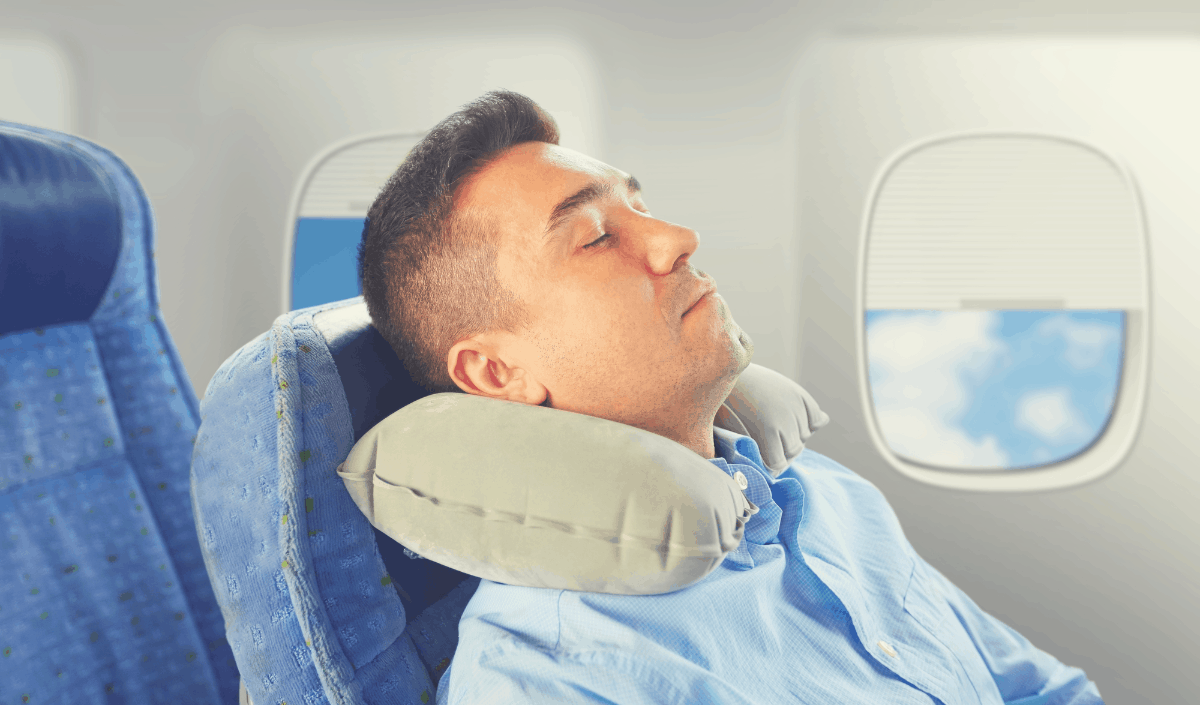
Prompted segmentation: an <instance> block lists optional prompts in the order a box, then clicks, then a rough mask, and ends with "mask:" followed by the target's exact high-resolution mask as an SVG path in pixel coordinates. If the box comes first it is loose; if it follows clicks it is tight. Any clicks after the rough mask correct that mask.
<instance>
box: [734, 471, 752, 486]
mask: <svg viewBox="0 0 1200 705" xmlns="http://www.w3.org/2000/svg"><path fill="white" fill-rule="evenodd" d="M733 481H734V482H736V483H738V487H740V488H741V489H743V490H744V489H746V488H747V487H749V486H750V483H749V482H747V481H746V476H745V475H743V474H742V472H741V471H740V470H739V471H737V472H735V473H733Z"/></svg>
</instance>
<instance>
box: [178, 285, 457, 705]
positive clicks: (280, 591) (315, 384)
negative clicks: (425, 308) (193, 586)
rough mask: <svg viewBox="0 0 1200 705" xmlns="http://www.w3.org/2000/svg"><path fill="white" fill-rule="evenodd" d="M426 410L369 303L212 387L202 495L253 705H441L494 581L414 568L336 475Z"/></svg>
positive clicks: (315, 318) (211, 553)
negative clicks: (357, 453)
mask: <svg viewBox="0 0 1200 705" xmlns="http://www.w3.org/2000/svg"><path fill="white" fill-rule="evenodd" d="M427 395H428V393H427V392H426V391H425V390H424V389H423V388H421V387H419V386H417V385H416V384H414V383H413V382H412V381H411V380H410V378H409V375H408V373H407V371H406V370H405V369H404V367H403V364H402V363H401V362H400V359H399V358H398V357H397V356H396V355H395V353H394V352H393V351H392V349H391V347H390V346H389V345H388V344H387V342H386V341H384V340H383V337H382V336H381V335H380V334H379V333H378V332H377V331H376V330H375V328H374V327H373V326H371V323H370V317H369V315H368V313H367V310H366V305H365V304H364V303H363V300H362V297H356V298H353V299H348V300H345V301H340V302H335V303H330V304H323V305H320V306H314V307H310V308H305V309H300V310H296V311H292V312H290V313H287V314H284V315H282V316H280V317H279V318H278V319H276V321H275V323H274V325H273V326H272V328H271V330H270V331H268V332H266V333H264V334H262V335H260V336H259V337H257V338H256V339H254V340H253V341H251V342H250V343H247V344H246V345H245V346H243V347H242V348H241V350H239V351H238V352H236V353H235V354H234V355H232V356H231V357H230V358H229V359H228V360H227V361H226V362H225V363H224V364H223V365H222V366H221V368H220V369H219V370H218V371H217V373H216V374H215V375H214V376H213V378H212V380H211V382H210V383H209V387H208V390H207V391H206V394H205V398H204V401H203V403H202V404H201V416H202V419H203V420H202V422H201V424H200V430H199V436H198V440H197V442H196V450H195V454H194V457H193V461H192V483H193V485H192V488H193V489H192V491H193V497H194V502H195V507H196V526H197V531H198V532H199V534H200V536H201V544H202V547H203V550H204V555H205V560H206V563H207V566H208V572H209V577H210V578H211V580H212V584H213V587H214V589H215V591H216V594H217V599H218V601H219V602H220V604H221V608H222V610H223V612H224V614H225V619H226V630H227V634H228V639H229V642H230V644H231V646H232V648H233V653H234V655H235V658H236V659H237V664H238V668H239V670H240V672H241V674H242V679H243V686H244V691H245V692H244V693H243V696H242V697H243V702H246V700H247V696H248V699H249V700H250V701H252V702H254V703H260V704H261V703H278V702H282V701H286V702H290V703H305V704H306V705H309V704H314V703H325V702H329V703H385V702H386V703H413V704H421V705H424V704H426V703H430V702H432V700H433V698H434V695H435V692H436V691H435V688H436V684H437V681H438V678H439V677H440V676H441V674H442V673H443V672H444V671H445V669H446V667H447V666H448V665H449V663H450V659H451V657H452V656H453V654H454V650H455V648H456V646H457V640H458V621H459V618H460V617H461V615H462V612H463V610H464V609H465V607H466V604H467V602H468V601H469V600H470V598H471V596H472V595H473V594H474V592H475V588H476V587H477V586H478V584H479V579H478V578H474V577H471V576H468V575H466V574H464V573H460V572H458V571H454V570H452V569H450V568H446V567H444V566H441V565H439V564H436V563H433V562H431V561H428V560H425V559H421V558H417V557H415V554H409V555H412V556H413V557H409V555H406V552H405V550H404V549H403V548H402V547H401V546H400V545H399V544H397V543H396V542H395V541H393V540H392V539H390V538H388V537H387V536H386V535H384V534H382V533H381V532H378V531H377V530H376V529H374V528H373V527H372V526H371V524H370V523H369V522H368V520H367V518H366V517H365V516H364V515H363V513H362V512H361V511H360V510H359V509H358V507H357V506H356V505H355V504H354V501H353V499H352V498H351V496H350V494H349V493H348V492H347V491H346V488H345V486H344V484H343V481H342V479H341V478H340V477H339V476H338V473H337V467H338V465H339V464H340V463H342V461H344V460H345V459H346V457H347V455H348V454H349V452H350V449H351V448H352V447H353V446H354V444H355V443H356V442H357V441H358V439H359V438H361V437H362V436H363V434H365V433H366V432H367V431H368V430H370V429H371V428H372V427H373V426H375V425H376V424H378V423H379V422H380V421H382V420H383V419H384V418H386V417H387V416H389V415H390V414H392V413H393V412H395V411H397V410H399V409H400V408H401V407H404V406H407V405H408V404H410V403H412V402H414V401H416V400H418V399H420V398H422V397H425V396H427Z"/></svg>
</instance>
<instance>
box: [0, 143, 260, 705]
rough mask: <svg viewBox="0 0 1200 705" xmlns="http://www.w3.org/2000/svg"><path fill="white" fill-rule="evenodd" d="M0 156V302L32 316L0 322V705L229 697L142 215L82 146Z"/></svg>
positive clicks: (233, 674)
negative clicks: (5, 325)
mask: <svg viewBox="0 0 1200 705" xmlns="http://www.w3.org/2000/svg"><path fill="white" fill-rule="evenodd" d="M0 146H2V148H0V172H2V173H3V178H2V179H0V181H2V185H0V272H2V273H5V274H4V275H0V278H3V276H7V275H10V274H11V273H12V272H13V271H20V270H22V268H24V269H25V270H26V272H27V273H29V272H32V273H33V275H34V276H31V277H26V279H28V281H27V282H26V284H27V285H28V286H27V287H26V288H19V290H14V289H9V288H4V289H0V296H2V297H3V298H0V308H3V309H4V310H6V311H7V310H9V309H10V308H11V307H14V306H18V307H21V308H22V309H23V310H24V311H26V312H28V311H34V312H36V313H37V315H36V316H33V317H30V318H27V319H26V318H22V319H19V320H17V319H10V320H9V324H10V325H13V326H17V327H18V329H12V330H5V331H0V524H2V525H3V527H4V533H3V534H2V535H0V649H3V650H7V651H6V652H5V653H7V655H5V656H0V702H9V701H11V702H23V701H24V700H25V698H26V697H27V698H28V701H29V702H49V701H53V700H55V699H57V700H60V701H65V702H73V703H109V702H146V703H158V702H163V703H177V702H189V703H222V702H226V703H227V702H231V701H233V700H235V699H236V697H237V670H236V664H235V662H234V660H233V654H232V651H231V650H230V648H229V645H228V643H227V642H226V640H225V636H224V620H223V617H222V615H221V612H220V609H219V607H218V605H217V602H216V599H215V597H214V595H213V592H212V587H211V585H210V584H209V582H208V579H207V574H206V571H205V569H204V562H203V556H202V554H201V551H200V543H199V539H198V537H197V535H196V531H195V524H194V522H193V518H192V504H191V497H190V486H189V482H188V469H189V465H190V459H191V454H192V449H193V443H194V440H195V435H196V430H197V427H198V425H199V410H198V404H197V401H196V398H195V394H194V393H193V390H192V387H191V383H190V381H189V380H188V377H187V374H186V373H185V372H184V369H183V365H182V363H181V362H180V360H179V355H178V352H177V351H176V349H175V346H174V344H173V343H172V341H171V338H170V335H169V333H168V331H167V328H166V326H165V324H164V323H163V321H162V315H161V313H160V311H159V307H158V291H157V284H156V282H155V278H154V266H153V249H152V248H153V243H154V227H153V220H152V217H151V212H150V207H149V204H148V203H147V201H146V198H145V195H144V193H143V192H142V190H141V187H140V186H139V185H138V183H137V180H136V179H135V178H134V176H133V174H132V173H131V172H130V171H129V169H128V167H126V166H125V164H124V163H123V162H121V161H120V160H119V159H117V158H116V157H115V156H114V155H113V154H111V153H110V152H108V151H107V150H104V149H102V148H100V147H98V146H96V145H94V144H91V143H90V142H87V141H86V140H82V139H79V138H75V137H71V136H68V135H63V134H59V133H55V132H52V131H49V130H41V129H37V128H29V127H24V126H19V125H13V124H9V123H0ZM106 199H107V200H106ZM14 224H16V225H14ZM113 232H116V233H117V235H118V236H119V237H118V240H117V245H118V248H117V249H116V250H114V249H113V242H112V233H113ZM10 245H11V246H10ZM64 250H70V254H69V255H67V254H64ZM97 277H99V279H97ZM7 281H8V282H9V283H12V282H18V283H19V282H21V281H24V280H22V279H21V277H17V278H15V279H14V278H11V277H10V278H9V279H8V280H7ZM59 281H70V282H75V283H77V284H79V286H81V287H83V288H81V289H80V288H78V287H77V288H76V289H72V288H70V287H68V288H67V290H66V291H67V293H66V294H63V292H61V291H59V290H58V289H57V288H56V287H57V286H58V285H57V284H55V282H59ZM85 285H86V286H85ZM6 286H7V284H6ZM22 286H25V285H22ZM39 286H42V287H43V288H41V289H39V288H38V287H39ZM45 286H49V287H50V289H46V288H44V287H45ZM13 321H16V322H15V323H13ZM21 326H25V327H21ZM51 517H53V521H51ZM110 559H111V560H110ZM26 576H28V577H26ZM31 582H36V583H38V584H36V585H34V584H31ZM35 591H36V592H35ZM43 613H44V614H45V615H46V616H45V618H43V617H42V616H41V615H42V614H43ZM18 637H19V638H18ZM8 640H13V642H14V643H9V642H8ZM46 669H50V670H46ZM57 669H63V670H62V671H61V675H60V674H59V671H58V670H57Z"/></svg>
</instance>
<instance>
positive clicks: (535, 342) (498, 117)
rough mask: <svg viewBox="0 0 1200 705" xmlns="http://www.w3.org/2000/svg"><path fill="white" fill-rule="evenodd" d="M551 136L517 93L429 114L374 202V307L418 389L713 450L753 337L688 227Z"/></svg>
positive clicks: (549, 124)
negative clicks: (594, 421)
mask: <svg viewBox="0 0 1200 705" xmlns="http://www.w3.org/2000/svg"><path fill="white" fill-rule="evenodd" d="M557 143H558V130H557V127H556V126H555V125H554V122H553V120H552V119H551V118H550V117H549V116H548V115H546V114H545V113H544V112H543V111H542V110H541V109H540V108H539V107H538V106H537V105H536V104H534V103H533V102H532V101H530V100H529V99H527V98H525V97H523V96H520V95H517V94H514V93H489V94H488V95H486V96H484V97H483V98H481V99H480V100H478V101H476V102H474V103H471V104H470V105H467V106H466V107H464V108H463V109H462V110H460V111H459V112H457V113H455V114H454V115H452V116H450V117H449V118H447V119H446V120H444V121H443V122H442V123H440V124H439V125H438V126H437V127H436V128H434V130H433V131H432V132H431V133H430V134H429V136H427V137H426V138H425V139H424V140H422V142H421V143H420V144H419V145H418V146H417V147H416V148H414V150H413V152H412V154H410V156H409V157H408V158H407V159H406V160H405V162H404V164H403V165H401V167H400V169H399V170H398V171H397V173H396V175H395V176H393V177H392V179H391V180H390V181H389V182H388V185H387V186H386V187H385V188H384V190H383V192H382V193H381V194H380V196H379V198H378V199H377V200H376V201H375V203H374V205H373V206H372V207H371V210H370V213H369V214H368V225H367V227H366V229H365V231H364V234H363V244H362V247H361V249H360V254H359V258H360V271H361V275H362V281H363V293H364V296H365V298H366V301H367V306H368V309H369V310H370V313H371V318H372V320H373V322H374V323H375V326H376V327H377V328H378V329H379V331H380V333H381V334H382V335H383V336H384V338H385V339H386V340H387V341H388V342H389V343H390V344H391V345H392V347H393V348H394V349H395V350H396V353H397V354H398V355H399V356H400V358H401V360H402V361H403V362H404V365H405V367H406V368H407V369H408V371H409V373H410V374H411V375H412V377H413V379H414V380H415V381H417V382H418V383H419V384H421V385H422V386H424V387H426V388H427V389H429V390H430V391H464V392H467V393H471V394H479V395H483V396H488V397H493V398H498V399H506V400H509V401H517V402H522V403H526V404H544V405H547V406H552V407H554V408H557V409H564V410H567V411H574V412H577V413H582V414H589V415H591V416H598V417H601V418H606V419H611V420H613V421H618V422H621V423H625V424H628V425H631V426H637V427H639V428H643V429H646V430H649V431H652V432H655V433H659V434H660V435H663V436H666V437H668V438H671V439H673V440H676V441H677V442H679V443H682V444H684V445H687V446H688V447H690V448H692V449H693V450H696V451H697V452H698V453H701V454H702V455H705V457H712V420H713V416H714V415H715V414H716V411H717V409H718V408H719V407H720V404H721V402H722V401H724V399H725V397H726V396H728V394H729V392H730V390H731V389H732V388H733V385H734V383H735V382H736V381H737V377H738V375H739V374H741V372H742V370H744V369H745V368H746V366H747V365H749V364H750V358H751V357H752V355H753V351H754V347H753V343H752V342H751V340H750V338H749V336H747V335H746V334H745V332H743V331H742V330H741V328H739V327H738V326H737V324H736V323H734V321H733V318H732V316H731V315H730V313H729V309H728V308H727V307H726V306H725V302H724V300H723V299H722V298H721V297H720V295H719V294H716V293H715V291H714V290H715V285H714V282H713V281H712V280H711V278H709V277H707V275H705V274H704V273H703V272H700V271H698V270H696V269H695V268H694V267H693V266H692V265H691V263H690V262H689V261H688V260H689V258H690V257H691V255H692V254H693V253H694V252H695V251H696V248H697V246H698V244H699V236H698V235H697V234H696V233H695V231H693V230H690V229H688V228H685V227H682V226H679V225H675V224H673V223H669V222H666V221H663V220H658V219H656V218H654V217H653V216H652V215H650V212H649V209H648V208H647V206H646V203H645V202H644V201H643V199H642V194H641V189H640V185H639V184H638V183H637V181H636V179H634V178H633V177H631V176H630V175H629V174H626V173H624V172H622V171H619V170H617V169H615V168H613V167H611V166H608V165H606V164H603V163H601V162H599V161H596V160H595V159H592V158H590V157H587V156H585V155H582V154H579V153H577V152H574V151H572V150H569V149H565V148H562V147H559V146H558V144H557ZM709 291H713V293H711V294H710V295H708V296H706V297H704V298H703V299H702V300H700V301H699V304H698V305H696V306H695V307H694V308H692V305H693V304H695V303H697V298H698V297H700V296H701V294H704V293H706V292H709ZM689 309H690V310H689ZM685 311H687V314H686V315H684V314H685Z"/></svg>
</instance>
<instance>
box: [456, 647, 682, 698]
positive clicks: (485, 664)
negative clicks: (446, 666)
mask: <svg viewBox="0 0 1200 705" xmlns="http://www.w3.org/2000/svg"><path fill="white" fill-rule="evenodd" d="M440 685H441V687H439V689H438V698H437V705H468V704H469V705H508V704H509V703H521V704H528V705H561V703H581V704H593V703H594V704H596V705H601V704H603V705H612V704H614V703H620V705H640V704H642V703H644V704H645V705H675V704H678V705H686V704H687V703H688V702H689V701H688V700H686V699H685V698H684V697H683V694H682V693H681V692H680V691H679V690H678V689H677V688H676V687H675V686H674V685H672V684H671V682H670V681H668V680H667V679H666V678H665V677H664V676H662V674H660V673H658V672H657V671H655V670H654V669H652V668H650V667H649V666H648V665H647V664H645V663H641V662H639V661H638V660H637V659H634V658H631V657H630V656H629V655H627V654H621V653H613V652H606V651H588V652H579V653H569V652H554V653H547V652H545V651H543V650H541V649H538V648H535V647H530V646H528V645H524V644H518V643H512V642H510V643H508V644H501V645H499V646H498V648H492V649H489V650H488V651H486V652H485V653H483V654H482V655H481V656H480V658H479V659H478V661H477V662H468V663H462V662H460V661H458V660H457V659H456V660H455V661H453V662H452V663H451V665H450V671H447V672H446V673H445V674H444V675H443V677H442V682H441V684H440Z"/></svg>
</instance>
